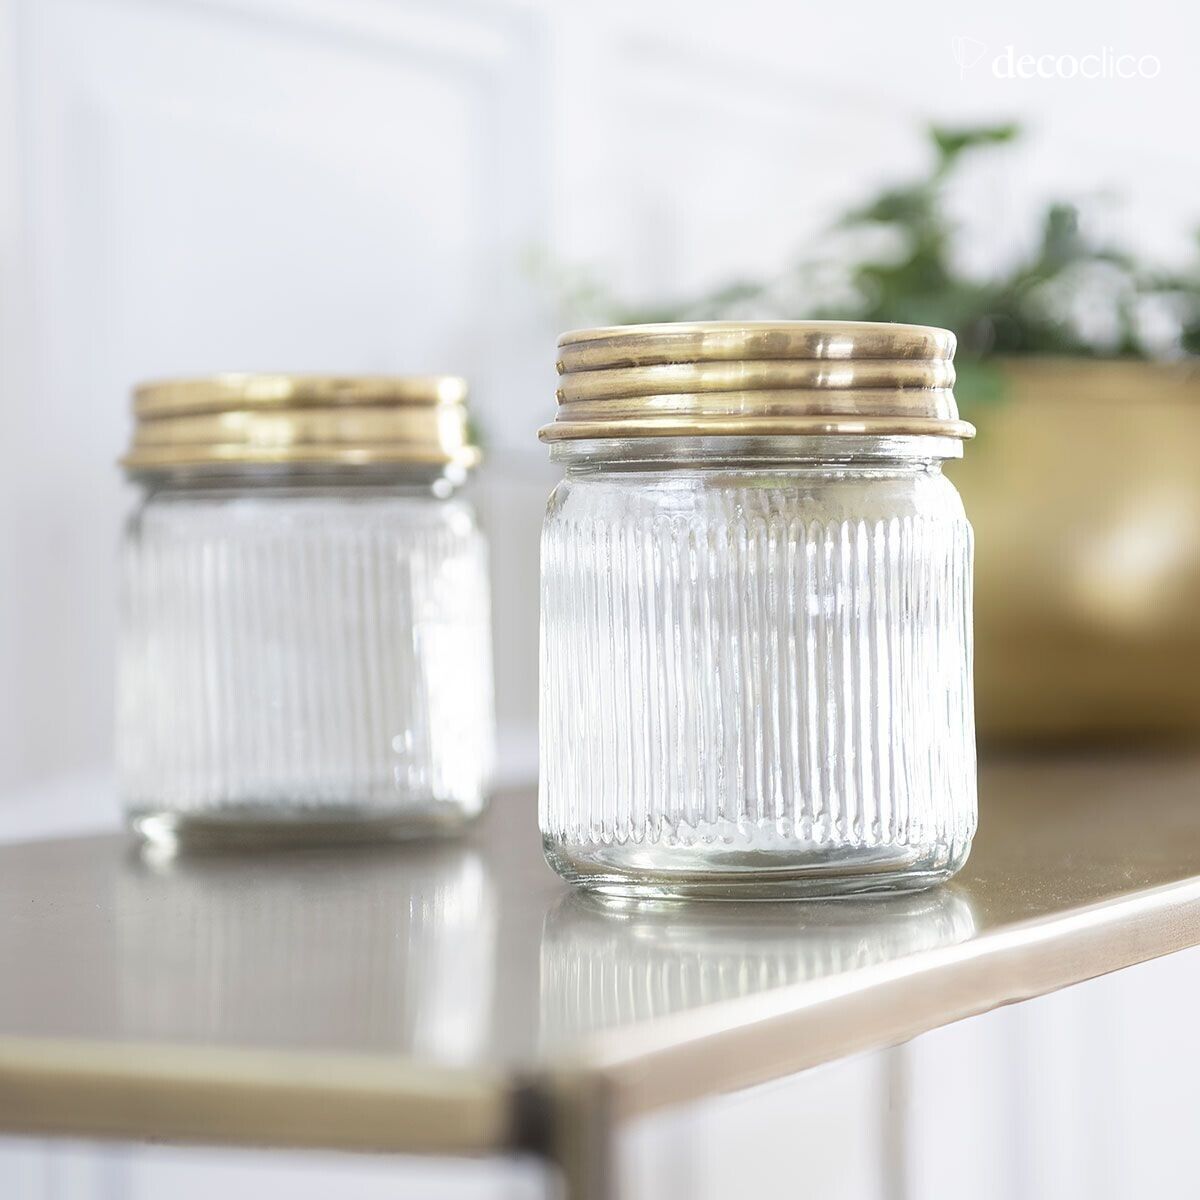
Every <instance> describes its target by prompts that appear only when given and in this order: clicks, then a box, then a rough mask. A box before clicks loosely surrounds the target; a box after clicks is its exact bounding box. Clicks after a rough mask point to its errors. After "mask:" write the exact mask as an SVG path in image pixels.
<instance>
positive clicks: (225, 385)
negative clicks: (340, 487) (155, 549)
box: [121, 374, 479, 472]
mask: <svg viewBox="0 0 1200 1200" xmlns="http://www.w3.org/2000/svg"><path fill="white" fill-rule="evenodd" d="M466 396H467V386H466V383H465V382H464V381H463V380H462V379H459V378H458V377H457V376H452V375H432V376H338V375H286V374H224V375H213V376H209V377H205V378H196V379H171V380H161V381H156V382H152V383H144V384H141V385H139V386H138V387H136V388H135V389H134V393H133V413H134V419H135V425H134V433H133V443H132V445H131V446H130V448H129V452H128V453H127V454H126V455H125V457H124V458H123V459H122V460H121V465H122V466H124V467H125V468H126V469H127V470H130V471H133V472H146V471H156V470H172V469H175V468H179V467H206V468H215V467H222V466H244V465H264V464H266V465H271V464H328V465H345V466H356V465H370V464H377V463H414V464H426V465H432V466H437V465H443V466H451V465H453V466H458V467H464V468H465V467H472V466H474V465H475V464H476V463H477V462H478V461H479V450H478V448H477V447H476V446H474V445H472V444H471V440H470V435H469V432H468V427H467V409H466Z"/></svg>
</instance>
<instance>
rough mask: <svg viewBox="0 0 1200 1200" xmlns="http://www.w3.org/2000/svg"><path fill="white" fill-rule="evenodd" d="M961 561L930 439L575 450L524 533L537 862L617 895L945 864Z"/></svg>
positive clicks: (925, 875) (957, 728)
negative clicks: (859, 448) (887, 445)
mask: <svg viewBox="0 0 1200 1200" xmlns="http://www.w3.org/2000/svg"><path fill="white" fill-rule="evenodd" d="M576 454H578V452H576ZM971 560H972V542H971V528H970V525H969V524H968V522H967V520H966V517H965V515H964V513H963V509H962V503H961V501H960V500H959V497H958V494H957V492H956V491H955V489H954V487H953V485H952V484H951V483H950V482H949V481H948V480H947V479H946V478H945V477H944V476H943V475H942V473H941V467H940V463H939V462H938V461H936V460H935V459H933V458H919V457H916V458H914V457H906V456H902V455H899V454H898V455H896V456H895V457H893V458H885V459H882V460H881V459H879V458H874V459H864V460H862V461H856V460H851V461H846V462H838V463H824V464H823V463H821V462H797V463H794V464H786V463H785V464H782V465H778V464H777V465H757V466H756V465H754V463H752V462H742V463H739V462H736V461H712V460H705V461H699V460H698V461H695V462H691V463H689V462H686V461H682V462H676V463H672V464H670V465H663V464H659V465H655V464H649V463H638V462H636V461H635V462H625V463H620V464H618V463H613V462H605V461H604V460H603V459H600V460H598V461H590V462H589V461H587V460H586V459H580V458H579V457H578V456H577V457H576V458H575V460H574V462H573V464H572V465H571V466H570V467H569V469H568V474H567V478H566V479H565V480H564V481H563V482H562V483H561V484H560V485H559V487H558V488H557V490H556V491H555V493H554V495H553V496H552V498H551V500H550V504H549V508H548V513H547V518H546V524H545V530H544V535H543V543H542V714H541V746H542V774H541V804H540V819H541V827H542V833H543V836H544V840H545V844H546V850H547V856H548V858H549V859H550V862H551V864H552V865H553V866H554V867H555V868H556V869H557V870H559V871H560V872H561V873H562V874H564V875H565V876H567V877H568V878H569V879H571V880H573V881H574V882H576V883H579V884H581V885H583V886H585V887H590V888H594V889H596V890H599V891H604V892H608V893H610V894H616V895H646V894H649V895H667V896H670V895H698V896H732V895H745V894H749V895H804V894H818V895H820V894H826V895H827V894H839V893H843V892H861V891H875V890H912V889H916V888H920V887H925V886H928V885H929V884H931V883H934V882H937V881H938V880H940V879H943V878H946V877H947V876H949V875H951V874H952V873H953V872H954V871H956V870H957V869H958V868H959V867H960V866H961V865H962V864H963V862H965V860H966V856H967V853H968V851H969V848H970V842H971V837H972V834H973V833H974V829H975V814H976V791H975V740H974V714H973V703H972V688H971Z"/></svg>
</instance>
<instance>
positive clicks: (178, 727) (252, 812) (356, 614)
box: [117, 376, 493, 843]
mask: <svg viewBox="0 0 1200 1200" xmlns="http://www.w3.org/2000/svg"><path fill="white" fill-rule="evenodd" d="M464 397H465V389H464V386H463V385H462V383H461V381H460V380H455V379H446V378H440V377H439V378H435V379H334V378H315V377H292V376H222V377H218V378H216V379H212V380H189V381H177V382H173V383H165V384H152V385H146V386H143V387H142V388H139V389H138V390H137V392H136V394H135V414H136V418H137V425H136V433H135V439H134V444H133V447H132V449H131V451H130V453H129V455H128V456H127V458H126V459H125V466H126V468H127V469H128V470H129V472H130V473H131V475H133V476H134V477H135V478H136V479H137V480H138V481H139V482H140V483H141V484H142V486H143V488H144V496H143V499H142V501H141V504H140V506H139V507H138V509H137V511H136V512H135V513H134V515H133V516H132V518H131V520H130V522H129V524H128V527H127V529H126V533H125V537H124V542H123V550H122V591H123V604H122V615H121V628H120V635H119V643H118V663H117V690H118V698H117V760H118V774H119V784H120V789H121V792H122V796H123V800H124V804H125V808H126V812H127V814H128V818H129V821H130V823H131V824H132V826H133V828H134V829H135V830H137V831H138V832H139V833H141V834H142V835H143V836H144V837H146V838H148V839H150V840H152V841H159V842H167V843H174V842H176V841H179V840H181V839H183V840H188V841H211V840H219V841H227V840H234V841H247V840H249V841H281V840H295V839H302V840H343V839H350V838H361V837H375V836H409V835H413V834H420V833H425V832H430V831H435V830H442V829H447V828H453V827H456V826H458V825H460V824H461V823H462V822H463V821H464V820H465V819H467V818H469V817H471V816H473V815H475V814H476V813H478V812H479V811H480V810H481V808H482V806H483V803H484V796H485V789H486V786H487V780H488V774H489V770H490V766H491V760H492V741H493V716H492V680H491V640H490V614H489V598H488V583H487V561H486V560H487V555H486V546H485V543H484V539H483V536H482V534H481V532H480V530H479V528H478V525H477V523H476V520H475V515H474V512H473V510H472V508H471V506H470V505H469V503H467V502H466V501H465V500H463V499H461V498H460V497H458V496H456V495H455V494H454V493H455V491H456V489H457V487H458V485H459V484H460V483H462V482H463V480H464V479H465V475H466V471H467V468H468V467H469V466H471V465H472V464H473V463H474V462H475V461H476V460H477V457H478V454H477V451H476V450H475V449H474V447H472V446H471V445H470V444H469V442H468V439H467V435H466V423H465V410H464Z"/></svg>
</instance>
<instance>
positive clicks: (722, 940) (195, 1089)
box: [0, 757, 1200, 1170]
mask: <svg viewBox="0 0 1200 1200" xmlns="http://www.w3.org/2000/svg"><path fill="white" fill-rule="evenodd" d="M92 799H93V800H95V798H94V797H93V798H92ZM88 803H89V800H88V797H86V796H84V797H81V798H80V805H81V806H86V805H87V804H88ZM0 811H2V810H0ZM81 811H82V807H81ZM535 825H536V815H535V802H534V798H533V795H532V793H510V794H505V795H501V796H499V797H497V799H496V800H495V802H494V803H493V805H492V808H491V810H490V813H489V815H488V816H487V817H486V818H485V819H484V820H483V821H482V822H481V823H480V824H479V825H478V826H477V827H476V828H475V829H474V830H472V832H471V833H470V834H469V836H468V837H467V838H466V839H465V840H462V841H458V842H442V843H437V844H425V845H411V846H400V847H395V848H371V849H363V850H358V851H351V850H338V851H326V850H291V851H281V852H278V853H274V854H265V855H264V854H241V855H234V856H225V857H218V856H205V857H177V858H163V857H156V856H154V855H151V854H149V853H147V852H139V851H138V850H137V849H135V848H134V847H133V846H131V844H130V843H129V841H128V840H127V839H126V838H125V837H123V836H122V835H120V834H118V833H112V834H106V835H98V836H97V835H92V836H86V837H76V838H61V837H60V838H55V839H50V840H43V841H29V842H24V843H21V844H15V845H7V846H2V847H0V962H2V963H3V964H4V970H3V975H4V979H3V984H2V985H0V1130H5V1131H10V1132H17V1131H21V1132H50V1133H69V1134H79V1135H95V1136H114V1137H125V1138H133V1139H137V1138H146V1137H154V1138H167V1139H175V1140H186V1141H207V1142H216V1143H233V1142H240V1143H254V1144H262V1145H281V1146H282V1145H289V1146H295V1145H311V1146H325V1147H340V1148H346V1149H364V1150H368V1149H369V1150H386V1151H425V1152H440V1153H488V1152H505V1151H512V1150H516V1151H520V1150H530V1151H535V1152H538V1153H543V1154H546V1155H548V1156H550V1157H552V1158H559V1159H560V1160H562V1161H566V1160H567V1159H568V1158H570V1156H571V1155H572V1154H574V1155H576V1156H578V1153H579V1150H578V1147H577V1146H576V1147H574V1148H571V1147H568V1146H567V1143H568V1142H571V1141H574V1142H579V1141H580V1140H581V1139H582V1140H587V1139H588V1138H594V1139H600V1138H601V1137H602V1134H603V1131H605V1130H608V1129H611V1127H612V1126H613V1125H614V1124H615V1123H617V1122H619V1121H620V1120H622V1119H624V1118H627V1117H630V1116H634V1115H636V1114H640V1113H644V1112H649V1111H653V1110H655V1109H659V1108H663V1107H666V1106H669V1105H674V1104H680V1103H686V1102H689V1101H693V1100H696V1099H699V1098H702V1097H705V1096H709V1095H713V1094H716V1093H720V1092H723V1091H728V1090H732V1089H735V1088H738V1087H742V1086H747V1085H750V1084H754V1083H759V1082H764V1081H766V1080H769V1079H772V1078H776V1077H780V1076H783V1075H787V1074H791V1073H793V1072H795V1071H798V1070H802V1069H804V1068H807V1067H811V1066H814V1065H816V1064H819V1063H822V1062H825V1061H828V1060H831V1059H834V1058H838V1057H841V1056H844V1055H847V1054H850V1053H854V1052H857V1051H861V1050H865V1049H869V1048H873V1047H878V1046H883V1045H887V1044H890V1043H893V1042H896V1041H900V1040H903V1039H905V1038H908V1037H912V1036H914V1035H916V1034H918V1033H921V1032H923V1031H925V1030H929V1029H932V1028H934V1027H936V1026H939V1025H943V1024H946V1023H948V1022H950V1021H954V1020H957V1019H959V1018H962V1017H965V1016H968V1015H971V1014H973V1013H978V1012H982V1011H985V1010H987V1009H990V1008H993V1007H995V1006H997V1005H1000V1004H1004V1003H1008V1002H1011V1001H1015V1000H1021V999H1024V998H1028V997H1031V996H1035V995H1038V994H1041V993H1044V992H1047V991H1051V990H1053V989H1055V988H1058V987H1062V986H1064V985H1067V984H1070V983H1074V982H1078V981H1080V980H1083V979H1087V978H1090V977H1093V976H1096V975H1100V974H1103V973H1105V972H1107V971H1112V970H1115V969H1118V968H1120V967H1124V966H1128V965H1131V964H1133V963H1136V962H1139V961H1142V960H1144V959H1148V958H1152V957H1154V956H1156V955H1160V954H1164V953H1168V952H1170V951H1173V950H1178V949H1181V948H1183V947H1185V946H1190V945H1192V944H1195V943H1197V942H1200V760H1197V759H1196V758H1194V757H1191V758H1179V757H1174V758H1161V757H1160V758H1141V759H1128V758H1123V759H1103V760H1090V761H1083V760H1079V759H1073V760H1069V761H1067V760H1061V759H1053V758H1046V759H1040V760H1026V761H1019V762H1018V761H999V762H994V763H991V764H989V765H987V766H985V768H984V769H983V771H982V772H981V823H980V833H979V837H978V838H977V840H976V844H975V851H974V853H973V855H972V858H971V861H970V863H969V864H968V866H967V867H966V869H965V871H964V872H963V873H962V875H961V876H960V877H959V878H958V879H957V880H956V881H955V882H953V883H952V884H950V885H948V886H945V887H943V888H941V889H938V890H935V891H932V892H928V893H925V894H923V895H919V896H915V897H908V898H900V899H894V900H875V901H870V902H867V901H837V902H803V903H776V904H757V905H744V904H743V905H736V906H735V905H721V904H712V903H708V904H692V905H667V906H661V907H658V908H649V909H636V910H627V909H626V910H622V909H613V908H605V907H603V906H602V905H600V904H599V903H597V902H589V901H587V900H585V899H583V898H581V897H578V896H575V895H572V894H569V893H568V891H567V889H566V887H565V885H563V884H562V883H561V882H560V881H559V880H558V879H557V878H556V877H555V876H554V875H552V874H551V872H550V871H549V869H548V868H547V867H545V865H544V864H543V862H542V859H541V851H540V844H539V839H538V836H537V831H536V828H535ZM589 1131H590V1132H589ZM580 1169H581V1170H582V1169H583V1168H580Z"/></svg>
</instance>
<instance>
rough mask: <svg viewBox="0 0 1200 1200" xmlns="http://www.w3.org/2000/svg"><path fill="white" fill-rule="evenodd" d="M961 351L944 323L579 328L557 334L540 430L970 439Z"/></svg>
mask: <svg viewBox="0 0 1200 1200" xmlns="http://www.w3.org/2000/svg"><path fill="white" fill-rule="evenodd" d="M954 347H955V339H954V334H952V333H950V332H949V331H948V330H945V329H932V328H928V327H926V326H922V325H888V324H879V323H873V322H866V321H749V322H729V321H715V322H702V323H698V324H679V325H628V326H615V327H611V328H606V329H581V330H575V331H573V332H571V333H564V334H563V335H562V337H560V338H559V339H558V350H559V353H558V372H559V375H560V377H561V378H560V382H559V388H558V414H557V418H556V420H555V421H554V423H553V424H550V425H546V426H543V427H542V429H541V430H540V431H539V437H541V439H542V440H543V441H546V442H555V441H562V440H568V439H575V438H617V437H700V436H735V437H746V436H753V435H756V434H764V435H787V434H816V435H829V434H901V435H921V434H927V435H932V436H935V437H951V438H969V437H973V436H974V435H975V429H974V427H973V426H972V425H971V424H969V423H968V422H967V421H963V420H961V419H960V418H959V415H958V406H957V404H956V403H955V400H954V392H953V387H954V365H953V359H954Z"/></svg>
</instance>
